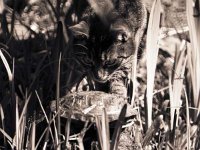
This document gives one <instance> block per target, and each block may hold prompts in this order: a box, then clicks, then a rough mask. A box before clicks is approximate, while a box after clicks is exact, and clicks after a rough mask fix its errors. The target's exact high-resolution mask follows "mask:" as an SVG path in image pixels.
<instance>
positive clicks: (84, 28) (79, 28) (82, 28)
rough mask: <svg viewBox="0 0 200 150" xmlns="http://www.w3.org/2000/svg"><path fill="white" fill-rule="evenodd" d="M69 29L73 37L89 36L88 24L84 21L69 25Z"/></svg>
mask: <svg viewBox="0 0 200 150" xmlns="http://www.w3.org/2000/svg"><path fill="white" fill-rule="evenodd" d="M69 30H70V31H71V33H72V34H73V36H74V37H80V36H85V37H86V38H88V37H89V25H88V24H87V23H86V22H85V21H81V22H80V23H78V24H76V25H73V26H71V27H69Z"/></svg>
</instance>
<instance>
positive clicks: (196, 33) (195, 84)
mask: <svg viewBox="0 0 200 150" xmlns="http://www.w3.org/2000/svg"><path fill="white" fill-rule="evenodd" d="M199 8H200V3H199V1H198V0H197V1H193V0H186V13H187V21H188V26H189V33H190V40H191V48H192V50H191V51H189V53H191V55H190V56H191V57H190V58H189V59H190V60H191V64H190V67H189V69H190V73H191V79H192V90H193V97H194V98H193V103H194V107H196V108H198V112H199V110H200V101H199V92H200V76H199V74H200V42H199V41H200V15H199V12H200V10H199ZM197 115H198V113H197V114H196V116H197ZM196 116H195V117H196ZM194 119H195V118H194Z"/></svg>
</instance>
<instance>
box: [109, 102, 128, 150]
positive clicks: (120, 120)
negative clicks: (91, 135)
mask: <svg viewBox="0 0 200 150" xmlns="http://www.w3.org/2000/svg"><path fill="white" fill-rule="evenodd" d="M126 110H127V104H125V105H124V106H123V108H122V110H121V113H120V115H119V118H118V120H117V123H116V125H115V130H114V133H113V136H112V142H111V145H110V149H111V150H117V147H118V144H119V138H120V133H121V130H122V125H123V124H124V121H125V116H126Z"/></svg>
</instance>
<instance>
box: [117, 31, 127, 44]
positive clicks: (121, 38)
mask: <svg viewBox="0 0 200 150" xmlns="http://www.w3.org/2000/svg"><path fill="white" fill-rule="evenodd" d="M127 40H128V36H127V34H126V33H120V34H118V35H117V41H120V42H123V43H124V42H126V41H127Z"/></svg>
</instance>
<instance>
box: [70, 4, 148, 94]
mask: <svg viewBox="0 0 200 150" xmlns="http://www.w3.org/2000/svg"><path fill="white" fill-rule="evenodd" d="M85 6H87V7H85V9H83V8H82V12H81V14H80V13H79V14H80V15H79V16H78V20H79V22H78V23H77V24H75V25H73V26H70V27H69V30H70V32H71V34H72V37H73V52H72V54H73V58H74V59H75V60H76V61H77V62H78V63H77V64H79V65H80V66H82V68H83V70H84V73H85V75H86V77H87V79H90V81H91V82H90V83H94V87H93V90H97V91H104V92H107V93H111V94H118V95H121V96H124V97H127V93H128V84H129V83H130V76H131V72H132V65H133V59H135V58H137V57H134V56H135V52H136V51H137V50H138V48H139V45H140V42H141V40H142V38H143V35H144V31H145V29H146V25H147V11H146V8H145V6H144V3H143V2H142V0H112V1H111V0H98V1H97V0H88V1H86V2H85Z"/></svg>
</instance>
